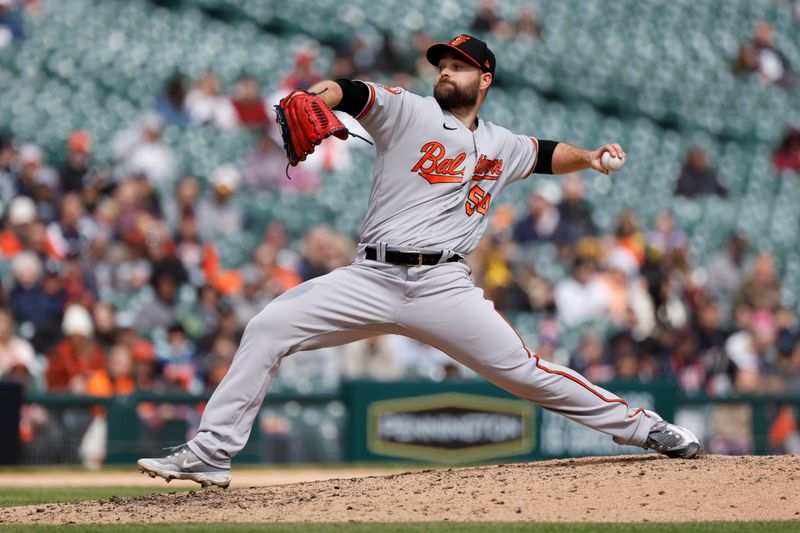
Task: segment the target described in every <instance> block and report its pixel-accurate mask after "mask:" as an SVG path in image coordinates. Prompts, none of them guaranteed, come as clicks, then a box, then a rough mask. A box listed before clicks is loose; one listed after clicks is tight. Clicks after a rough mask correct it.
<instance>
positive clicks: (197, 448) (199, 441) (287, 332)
mask: <svg viewBox="0 0 800 533" xmlns="http://www.w3.org/2000/svg"><path fill="white" fill-rule="evenodd" d="M360 255H361V257H362V260H359V261H357V262H355V263H353V264H352V265H350V266H347V267H342V268H339V269H336V270H334V271H333V272H331V273H329V274H327V275H325V276H321V277H319V278H315V279H312V280H310V281H307V282H305V283H303V284H301V285H299V286H297V287H295V288H293V289H291V290H289V291H287V292H285V293H284V294H282V295H281V296H279V297H278V298H276V299H275V300H273V301H272V302H270V303H269V304H268V305H267V306H266V307H264V309H263V310H262V311H261V312H260V313H258V314H257V315H256V316H255V317H253V319H252V320H250V322H249V323H248V324H247V327H246V328H245V332H244V337H243V338H242V342H241V344H240V345H239V349H238V351H237V352H236V356H235V357H234V359H233V363H232V364H231V367H230V369H229V370H228V373H227V374H226V375H225V378H224V379H223V380H222V382H221V383H220V384H219V386H218V387H217V389H216V390H215V391H214V394H213V395H212V396H211V399H210V400H209V401H208V404H207V406H206V409H205V412H204V413H203V418H202V421H201V422H200V429H199V432H198V433H197V436H196V437H195V438H194V439H193V440H191V441H190V442H189V447H190V448H191V450H192V451H193V452H194V453H195V454H197V456H198V457H199V458H200V459H202V460H203V461H205V462H206V463H208V464H210V465H212V466H215V467H218V468H229V467H230V463H231V458H233V457H234V456H235V455H236V454H237V453H238V452H239V450H241V449H242V448H243V447H244V445H245V443H246V442H247V439H248V438H249V436H250V430H251V428H252V426H253V423H254V421H255V418H256V415H257V413H258V411H259V409H260V407H261V403H262V401H263V400H264V396H265V395H266V392H267V389H268V388H269V384H270V381H271V379H272V374H273V373H274V372H275V371H276V370H277V368H278V365H279V364H280V362H281V359H283V358H284V357H286V356H287V355H291V354H293V353H295V352H298V351H302V350H311V349H316V348H323V347H330V346H338V345H341V344H346V343H349V342H353V341H356V340H359V339H364V338H367V337H372V336H375V335H382V334H387V333H394V334H399V335H406V336H408V337H412V338H414V339H417V340H419V341H421V342H424V343H426V344H429V345H431V346H433V347H435V348H438V349H439V350H442V351H443V352H445V353H447V354H449V355H450V356H451V357H453V358H454V359H455V360H457V361H459V362H460V363H462V364H464V365H466V366H468V367H469V368H471V369H472V370H474V371H475V372H477V373H479V374H481V375H482V376H484V377H485V378H486V379H488V380H489V381H491V382H492V383H494V384H495V385H497V386H498V387H501V388H503V389H505V390H507V391H509V392H511V393H512V394H514V395H516V396H519V397H520V398H523V399H526V400H529V401H531V402H533V403H535V404H538V405H540V406H541V407H543V408H544V409H548V410H550V411H553V412H555V413H558V414H561V415H564V416H566V417H568V418H570V419H571V420H574V421H576V422H579V423H581V424H584V425H586V426H588V427H590V428H594V429H596V430H598V431H602V432H604V433H607V434H609V435H611V436H612V437H614V440H615V441H616V442H617V443H619V444H630V445H635V446H641V445H642V444H643V443H644V442H645V439H646V438H647V434H648V433H649V431H650V425H651V420H650V418H649V417H648V416H647V415H646V414H645V413H644V412H643V411H642V410H641V409H631V408H629V407H628V404H627V403H626V402H625V401H624V400H622V399H620V398H619V397H617V396H615V395H614V394H612V393H610V392H608V391H606V390H603V389H601V388H600V387H596V386H595V385H592V384H591V383H590V382H589V381H587V380H586V378H584V377H583V376H581V375H580V374H578V373H577V372H574V371H572V370H570V369H568V368H565V367H562V366H559V365H556V364H553V363H548V362H545V361H541V360H540V359H539V357H538V356H537V355H536V354H535V353H533V352H531V351H530V350H529V349H528V348H527V347H526V346H525V344H524V342H523V341H522V339H521V338H520V337H519V335H518V334H517V333H516V331H514V329H513V328H512V327H511V325H509V324H508V322H506V321H505V319H503V317H502V316H500V314H498V313H497V312H496V311H495V310H494V305H493V304H492V302H491V301H488V300H486V299H484V297H483V290H482V289H480V288H478V287H476V286H475V284H474V283H473V281H472V280H471V278H470V277H469V268H468V267H467V266H466V265H464V264H462V263H444V262H442V263H440V264H438V265H434V266H421V267H405V266H395V265H390V264H386V263H381V262H377V261H365V260H363V254H360Z"/></svg>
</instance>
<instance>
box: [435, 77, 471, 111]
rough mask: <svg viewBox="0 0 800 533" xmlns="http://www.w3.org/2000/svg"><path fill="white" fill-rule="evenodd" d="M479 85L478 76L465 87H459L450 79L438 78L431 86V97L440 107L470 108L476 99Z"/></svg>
mask: <svg viewBox="0 0 800 533" xmlns="http://www.w3.org/2000/svg"><path fill="white" fill-rule="evenodd" d="M480 85H481V79H480V78H477V79H476V80H475V83H471V84H469V85H468V86H466V87H459V86H458V85H457V84H456V83H455V82H454V81H452V80H450V81H443V80H440V81H439V82H438V83H437V84H436V85H435V86H434V88H433V97H434V98H435V99H436V101H437V102H438V103H439V106H440V107H441V108H442V109H448V110H449V109H463V108H470V107H473V106H474V105H475V104H476V103H477V101H478V94H479V93H480Z"/></svg>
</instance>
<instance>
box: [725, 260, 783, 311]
mask: <svg viewBox="0 0 800 533" xmlns="http://www.w3.org/2000/svg"><path fill="white" fill-rule="evenodd" d="M780 297H781V282H780V279H778V275H777V273H776V271H775V258H774V257H773V256H772V255H770V254H768V253H766V252H762V253H760V254H758V256H757V257H756V259H755V261H753V265H752V268H751V272H750V276H749V277H747V278H746V279H745V280H744V283H742V285H741V287H740V288H739V291H738V292H737V293H736V296H735V298H734V305H738V304H744V305H746V306H748V307H751V308H753V309H764V310H767V311H773V310H775V309H777V308H778V305H779V304H780Z"/></svg>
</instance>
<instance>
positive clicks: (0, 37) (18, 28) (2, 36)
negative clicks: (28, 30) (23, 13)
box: [0, 0, 25, 49]
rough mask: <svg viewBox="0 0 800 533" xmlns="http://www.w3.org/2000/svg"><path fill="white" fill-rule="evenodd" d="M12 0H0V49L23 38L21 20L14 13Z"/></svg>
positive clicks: (23, 32)
mask: <svg viewBox="0 0 800 533" xmlns="http://www.w3.org/2000/svg"><path fill="white" fill-rule="evenodd" d="M13 8H14V0H0V49H3V48H5V47H7V46H9V45H10V44H11V43H12V42H14V41H18V40H21V39H24V38H25V31H24V30H23V29H22V21H20V19H19V17H17V15H16V14H15V13H14V11H13Z"/></svg>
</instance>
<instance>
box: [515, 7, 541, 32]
mask: <svg viewBox="0 0 800 533" xmlns="http://www.w3.org/2000/svg"><path fill="white" fill-rule="evenodd" d="M516 33H517V36H518V37H527V38H529V39H534V40H536V39H539V38H540V37H541V35H542V26H541V24H539V20H538V18H537V17H536V11H534V10H533V8H532V7H530V6H526V5H523V6H522V7H520V10H519V16H517V21H516Z"/></svg>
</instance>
